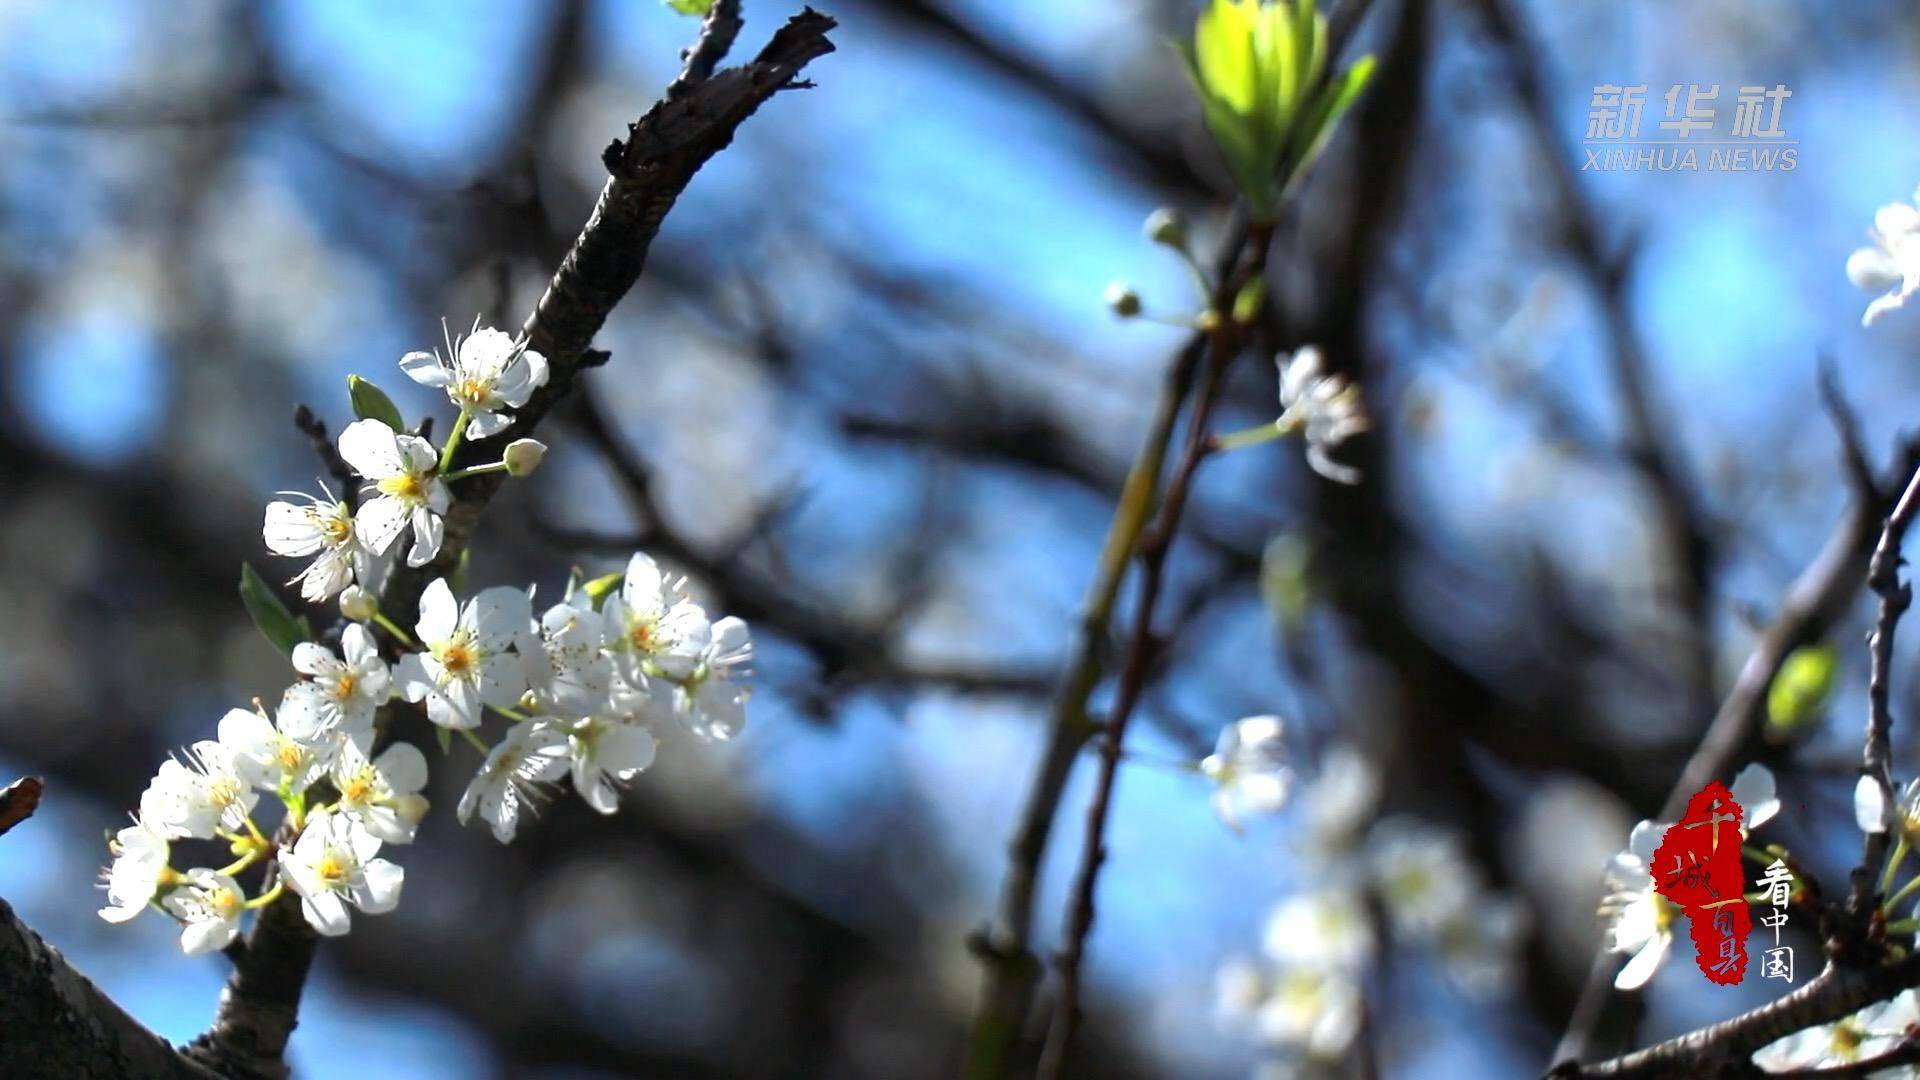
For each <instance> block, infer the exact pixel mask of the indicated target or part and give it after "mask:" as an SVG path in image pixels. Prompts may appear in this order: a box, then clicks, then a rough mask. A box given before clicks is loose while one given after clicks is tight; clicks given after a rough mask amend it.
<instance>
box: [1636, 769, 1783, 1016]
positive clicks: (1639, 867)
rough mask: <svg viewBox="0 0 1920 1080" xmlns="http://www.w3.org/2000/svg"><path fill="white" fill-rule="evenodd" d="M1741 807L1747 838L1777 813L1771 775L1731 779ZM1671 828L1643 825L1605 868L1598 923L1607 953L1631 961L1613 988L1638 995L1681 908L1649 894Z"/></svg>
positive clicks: (1669, 940)
mask: <svg viewBox="0 0 1920 1080" xmlns="http://www.w3.org/2000/svg"><path fill="white" fill-rule="evenodd" d="M1729 793H1730V794H1732V796H1733V801H1734V802H1736V803H1738V804H1739V805H1740V820H1741V829H1742V831H1743V832H1747V833H1750V832H1752V831H1753V830H1755V829H1757V828H1759V827H1760V826H1761V825H1764V824H1766V823H1767V821H1768V820H1770V819H1771V818H1772V817H1773V816H1774V815H1775V814H1777V813H1779V812H1780V799H1779V798H1778V797H1777V796H1776V794H1775V790H1774V781H1773V773H1772V772H1770V771H1769V770H1768V769H1767V767H1766V766H1765V765H1749V766H1747V767H1746V768H1744V769H1742V770H1740V774H1739V775H1738V776H1736V777H1734V778H1733V787H1732V788H1730V789H1729ZM1671 827H1672V823H1671V822H1668V823H1665V824H1662V823H1658V822H1652V821H1642V822H1640V823H1639V824H1638V825H1635V826H1634V827H1633V832H1632V833H1631V834H1630V835H1629V836H1628V837H1627V847H1626V850H1625V851H1622V852H1620V853H1619V854H1617V855H1615V856H1614V857H1613V858H1612V859H1611V860H1609V861H1608V863H1607V872H1606V885H1607V892H1606V898H1605V899H1603V900H1602V901H1601V902H1600V918H1601V920H1602V922H1603V924H1604V925H1605V927H1606V930H1607V948H1608V950H1609V951H1611V952H1616V953H1621V954H1624V955H1627V956H1630V957H1632V959H1630V960H1628V961H1627V964H1626V966H1625V967H1623V968H1621V969H1620V974H1619V975H1618V976H1616V977H1615V978H1614V980H1613V985H1614V986H1615V987H1616V988H1617V989H1620V990H1638V989H1639V988H1640V987H1642V986H1645V985H1646V984H1647V980H1649V979H1651V978H1653V974H1654V972H1656V971H1658V970H1660V965H1661V963H1662V962H1663V961H1665V960H1666V958H1667V952H1668V950H1669V948H1670V947H1671V946H1672V945H1673V932H1674V920H1676V919H1678V918H1679V917H1680V908H1679V906H1678V905H1676V904H1674V902H1673V901H1671V900H1668V899H1667V898H1666V897H1664V896H1661V895H1660V894H1659V893H1658V892H1656V891H1654V888H1653V866H1652V863H1653V853H1654V851H1655V850H1657V849H1658V848H1659V847H1660V838H1661V837H1663V836H1665V835H1666V832H1667V830H1668V829H1669V828H1671Z"/></svg>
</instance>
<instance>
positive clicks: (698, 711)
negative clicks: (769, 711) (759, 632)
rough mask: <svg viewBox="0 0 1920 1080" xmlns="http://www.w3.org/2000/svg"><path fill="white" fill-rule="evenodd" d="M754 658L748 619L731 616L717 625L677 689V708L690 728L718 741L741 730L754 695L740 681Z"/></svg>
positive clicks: (729, 737) (677, 711)
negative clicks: (749, 698)
mask: <svg viewBox="0 0 1920 1080" xmlns="http://www.w3.org/2000/svg"><path fill="white" fill-rule="evenodd" d="M752 659H753V640H752V638H751V636H750V635H749V633H748V631H747V624H746V622H745V621H744V620H741V619H736V618H734V617H733V616H731V615H729V616H727V617H726V618H724V619H721V620H720V621H718V622H716V623H714V624H713V627H712V637H711V640H709V641H708V643H707V647H706V648H705V649H703V650H701V652H700V659H699V662H698V663H697V664H696V665H695V666H694V669H693V671H692V672H691V673H690V674H689V675H687V676H686V677H685V678H684V679H682V680H681V681H680V682H678V683H677V684H676V686H675V690H674V697H673V701H674V711H675V713H676V714H677V715H678V716H679V717H680V720H681V722H682V723H684V724H686V726H687V730H689V731H691V732H693V733H694V734H695V735H698V736H699V737H701V738H703V739H707V740H709V741H714V742H718V741H723V740H726V739H731V738H733V737H734V736H735V735H738V734H739V733H740V729H741V728H742V727H744V726H746V722H747V698H748V697H749V696H750V694H751V692H750V691H749V690H748V688H747V687H746V686H744V685H743V684H742V683H741V681H740V680H742V679H744V678H746V676H747V664H748V663H749V662H750V661H751V660H752Z"/></svg>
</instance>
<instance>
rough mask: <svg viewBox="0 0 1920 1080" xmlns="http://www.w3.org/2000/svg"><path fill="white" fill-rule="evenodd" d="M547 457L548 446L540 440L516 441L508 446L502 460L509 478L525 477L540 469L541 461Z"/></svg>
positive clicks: (501, 457)
mask: <svg viewBox="0 0 1920 1080" xmlns="http://www.w3.org/2000/svg"><path fill="white" fill-rule="evenodd" d="M546 456H547V444H546V443H543V442H541V441H540V440H539V439H515V440H513V441H512V442H510V443H508V444H507V451H506V453H504V454H502V455H501V456H500V460H501V461H504V462H505V463H506V465H507V475H508V476H525V475H527V474H528V473H531V472H532V471H533V470H535V469H537V468H539V467H540V459H541V458H544V457H546Z"/></svg>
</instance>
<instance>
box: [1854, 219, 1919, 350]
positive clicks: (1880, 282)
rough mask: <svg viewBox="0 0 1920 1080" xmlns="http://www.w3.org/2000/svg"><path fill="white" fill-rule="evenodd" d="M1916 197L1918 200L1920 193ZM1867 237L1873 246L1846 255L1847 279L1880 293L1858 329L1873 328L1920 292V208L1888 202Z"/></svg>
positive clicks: (1863, 316) (1868, 308)
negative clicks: (1884, 316)
mask: <svg viewBox="0 0 1920 1080" xmlns="http://www.w3.org/2000/svg"><path fill="white" fill-rule="evenodd" d="M1915 197H1916V199H1920V193H1916V195H1915ZM1867 235H1868V236H1869V237H1870V238H1872V240H1873V243H1871V244H1869V245H1868V246H1866V247H1862V248H1858V249H1856V250H1855V251H1854V253H1853V254H1851V255H1849V256H1847V280H1849V281H1851V282H1853V283H1854V284H1855V285H1857V286H1859V287H1860V288H1862V289H1865V290H1866V291H1867V292H1875V293H1880V294H1881V295H1879V296H1877V297H1875V298H1874V299H1873V302H1872V303H1870V304H1868V305H1867V310H1866V313H1865V314H1864V315H1862V316H1861V317H1860V325H1861V326H1872V325H1873V324H1874V323H1875V322H1876V321H1878V320H1879V318H1880V317H1881V316H1882V315H1885V314H1886V313H1887V312H1889V311H1893V310H1895V309H1896V308H1899V307H1900V306H1902V305H1904V304H1905V303H1906V302H1907V300H1908V299H1909V298H1910V297H1912V296H1913V294H1914V291H1915V290H1917V289H1920V209H1915V207H1914V206H1913V205H1912V204H1911V203H1903V202H1897V203H1889V204H1887V205H1886V206H1883V207H1881V208H1880V210H1879V212H1877V213H1875V214H1874V215H1873V229H1872V230H1871V231H1869V232H1868V234H1867Z"/></svg>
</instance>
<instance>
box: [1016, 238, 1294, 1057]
mask: <svg viewBox="0 0 1920 1080" xmlns="http://www.w3.org/2000/svg"><path fill="white" fill-rule="evenodd" d="M1272 239H1273V229H1272V227H1271V226H1260V225H1256V226H1255V227H1254V228H1253V229H1251V230H1250V232H1249V236H1248V240H1247V246H1246V251H1245V253H1244V258H1243V259H1242V263H1241V267H1240V269H1239V270H1238V271H1237V272H1236V273H1234V274H1232V275H1230V276H1228V277H1226V278H1225V279H1223V282H1222V286H1221V288H1220V289H1219V290H1218V291H1217V292H1216V294H1215V302H1214V309H1215V310H1227V309H1228V308H1230V306H1231V300H1232V297H1233V296H1235V295H1236V294H1237V293H1238V292H1239V291H1240V288H1241V286H1243V285H1245V284H1246V283H1247V282H1248V281H1249V280H1251V279H1252V278H1253V276H1254V275H1256V274H1258V273H1260V272H1261V270H1262V267H1263V264H1264V260H1265V257H1266V250H1267V246H1268V245H1269V244H1270V243H1271V242H1272ZM1243 344H1244V339H1243V331H1242V328H1241V327H1240V326H1239V325H1238V324H1236V323H1235V322H1234V321H1233V320H1230V319H1223V320H1221V321H1220V323H1219V324H1218V325H1217V326H1216V327H1215V328H1214V329H1213V330H1212V331H1211V332H1210V333H1209V334H1208V341H1207V350H1206V370H1205V372H1204V373H1203V375H1202V377H1201V382H1200V387H1199V389H1198V391H1197V392H1196V394H1195V395H1194V404H1193V414H1192V416H1191V418H1190V419H1189V420H1188V426H1187V432H1186V440H1185V444H1184V446H1183V448H1182V450H1181V456H1180V461H1179V463H1178V464H1177V465H1176V466H1175V468H1174V472H1173V475H1172V478H1171V479H1170V480H1169V481H1168V483H1167V492H1166V496H1165V497H1164V498H1163V499H1162V500H1161V503H1160V509H1159V512H1158V513H1157V514H1155V515H1154V519H1153V524H1152V525H1151V527H1149V528H1148V529H1147V531H1146V532H1144V533H1143V534H1142V535H1141V537H1140V543H1139V549H1138V551H1137V552H1136V557H1137V558H1138V560H1139V563H1140V595H1139V599H1138V601H1137V602H1136V606H1135V608H1134V612H1133V625H1132V627H1131V629H1130V631H1129V633H1128V636H1127V647H1126V659H1125V662H1124V664H1123V666H1122V667H1121V669H1120V678H1119V685H1118V687H1117V689H1116V690H1115V696H1114V702H1113V706H1112V708H1111V709H1109V710H1108V713H1107V717H1106V723H1105V725H1104V726H1103V728H1102V731H1101V735H1100V742H1099V747H1100V768H1099V772H1098V774H1097V776H1096V779H1095V781H1094V791H1093V798H1092V800H1091V802H1090V803H1089V804H1088V806H1087V826H1086V840H1085V845H1084V847H1083V848H1082V850H1081V855H1080V866H1079V870H1078V872H1077V874H1076V876H1075V879H1074V886H1073V895H1072V900H1071V901H1070V906H1069V909H1068V914H1067V924H1066V930H1065V935H1064V945H1063V947H1062V949H1061V952H1060V957H1059V961H1058V967H1059V970H1060V1004H1059V1006H1058V1008H1057V1009H1056V1010H1055V1012H1054V1017H1053V1027H1052V1029H1051V1030H1050V1031H1049V1033H1048V1036H1047V1045H1046V1049H1045V1051H1044V1053H1043V1054H1042V1056H1041V1059H1040V1071H1039V1075H1040V1076H1041V1077H1042V1078H1049V1080H1050V1078H1055V1077H1058V1076H1060V1075H1061V1074H1062V1072H1063V1070H1064V1069H1065V1068H1066V1061H1067V1055H1068V1053H1069V1051H1070V1050H1071V1048H1072V1044H1073V1039H1074V1036H1075V1034H1076V1033H1077V1032H1078V1029H1079V1024H1080V984H1081V967H1082V961H1083V959H1084V957H1085V954H1086V943H1087V935H1088V934H1089V933H1090V932H1091V931H1092V929H1093V920H1094V913H1095V903H1094V902H1095V893H1096V892H1097V890H1098V887H1099V877H1100V867H1101V865H1102V864H1103V863H1104V862H1105V861H1106V834H1107V823H1108V821H1109V819H1110V817H1111V809H1112V803H1113V792H1114V787H1115V785H1116V782H1117V780H1118V778H1119V773H1120V761H1121V758H1122V751H1123V750H1124V748H1125V740H1126V732H1127V727H1128V724H1129V722H1130V721H1131V720H1132V718H1133V714H1134V711H1135V708H1136V706H1137V705H1138V704H1139V701H1140V694H1141V692H1142V691H1143V690H1144V689H1145V688H1146V683H1147V676H1148V673H1149V671H1150V669H1151V668H1152V664H1153V659H1154V656H1155V654H1156V652H1157V651H1158V650H1157V648H1156V646H1157V642H1156V639H1155V637H1154V633H1153V615H1154V610H1155V608H1156V607H1157V606H1158V601H1159V597H1160V589H1161V585H1162V582H1163V580H1164V578H1165V575H1166V565H1167V553H1168V552H1169V551H1170V550H1171V549H1172V547H1173V539H1174V536H1175V534H1176V533H1177V532H1178V530H1179V528H1180V519H1181V516H1182V515H1183V514H1184V513H1185V512H1186V507H1187V501H1188V498H1189V496H1190V495H1191V493H1192V490H1193V479H1194V476H1195V475H1197V474H1198V473H1199V471H1200V464H1201V462H1203V461H1205V460H1206V459H1207V457H1209V456H1210V455H1211V454H1212V452H1213V449H1214V445H1215V444H1214V442H1213V439H1212V432H1211V427H1210V423H1209V421H1210V420H1211V418H1212V414H1213V407H1214V404H1215V402H1216V401H1217V400H1218V398H1219V393H1220V385H1221V382H1222V380H1223V378H1224V377H1225V375H1226V372H1227V369H1228V367H1230V366H1231V365H1232V363H1233V361H1234V359H1235V358H1236V357H1237V356H1238V355H1239V354H1240V351H1241V346H1242V345H1243Z"/></svg>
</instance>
